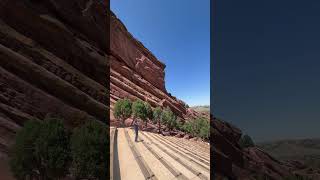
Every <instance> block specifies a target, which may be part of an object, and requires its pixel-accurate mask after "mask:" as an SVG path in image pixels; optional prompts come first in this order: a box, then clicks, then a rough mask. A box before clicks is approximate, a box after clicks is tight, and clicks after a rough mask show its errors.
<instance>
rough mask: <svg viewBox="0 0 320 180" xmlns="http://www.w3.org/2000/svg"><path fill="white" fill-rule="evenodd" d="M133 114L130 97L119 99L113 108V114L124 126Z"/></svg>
mask: <svg viewBox="0 0 320 180" xmlns="http://www.w3.org/2000/svg"><path fill="white" fill-rule="evenodd" d="M131 114H132V103H131V101H130V100H129V99H119V100H118V101H117V102H116V103H115V105H114V110H113V115H114V117H115V118H116V119H118V120H120V121H121V122H122V125H123V126H124V122H125V120H126V119H128V118H129V117H130V116H131Z"/></svg>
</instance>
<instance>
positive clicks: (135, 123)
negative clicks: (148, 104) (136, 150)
mask: <svg viewBox="0 0 320 180" xmlns="http://www.w3.org/2000/svg"><path fill="white" fill-rule="evenodd" d="M133 127H134V131H135V134H136V137H135V139H134V141H135V142H138V131H139V123H138V120H137V119H135V120H134V123H133Z"/></svg>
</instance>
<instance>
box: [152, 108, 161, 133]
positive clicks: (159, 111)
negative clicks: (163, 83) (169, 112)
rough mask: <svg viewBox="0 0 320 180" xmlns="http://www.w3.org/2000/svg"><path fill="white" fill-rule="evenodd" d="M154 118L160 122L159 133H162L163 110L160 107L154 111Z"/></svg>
mask: <svg viewBox="0 0 320 180" xmlns="http://www.w3.org/2000/svg"><path fill="white" fill-rule="evenodd" d="M153 118H154V119H155V120H156V121H157V122H158V132H159V133H160V131H161V121H162V109H161V108H160V107H156V108H155V109H154V110H153Z"/></svg>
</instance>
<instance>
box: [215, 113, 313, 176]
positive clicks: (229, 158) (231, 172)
mask: <svg viewBox="0 0 320 180" xmlns="http://www.w3.org/2000/svg"><path fill="white" fill-rule="evenodd" d="M241 135H242V132H241V130H239V129H238V128H236V127H234V126H233V125H231V124H230V123H227V122H224V121H221V120H219V119H216V118H212V133H211V137H212V144H211V153H212V155H213V157H212V163H213V167H214V172H215V177H216V179H217V180H220V179H224V178H225V177H228V178H231V179H239V180H251V179H252V180H255V179H259V178H260V179H265V178H267V179H274V180H282V179H284V178H286V177H289V176H292V175H294V174H298V175H300V176H303V177H309V178H311V179H318V177H319V176H318V175H317V172H312V173H310V172H306V171H307V169H308V168H306V167H305V166H304V165H303V164H301V163H299V162H290V163H288V162H281V161H278V160H277V159H275V158H273V157H272V156H270V155H269V154H268V153H266V152H264V151H263V150H262V149H260V148H258V147H250V148H241V147H240V146H239V143H238V141H239V139H240V137H241ZM308 173H309V174H308ZM310 174H311V175H310ZM314 177H316V178H314Z"/></svg>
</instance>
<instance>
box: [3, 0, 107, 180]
mask: <svg viewBox="0 0 320 180" xmlns="http://www.w3.org/2000/svg"><path fill="white" fill-rule="evenodd" d="M105 10H106V4H104V2H103V1H100V0H89V1H86V0H67V1H66V0H41V1H19V0H0V150H1V151H2V152H5V153H6V152H7V148H8V146H10V144H11V143H12V142H13V138H14V136H15V132H16V131H17V130H18V129H20V128H21V126H22V125H23V123H24V122H25V121H26V120H28V119H31V118H34V117H36V118H39V119H42V118H44V117H45V116H46V115H47V114H48V113H50V114H54V115H58V116H60V117H62V118H64V120H65V123H66V125H68V126H74V125H76V124H78V123H81V121H84V120H86V119H88V118H95V119H98V120H100V121H104V122H107V119H108V114H107V109H108V107H107V105H106V104H108V103H107V102H108V101H109V94H108V89H107V78H106V74H107V73H106V72H107V70H108V62H107V60H106V51H107V36H106V35H107V33H106V22H107V18H106V17H107V16H106V15H107V14H106V11H105ZM0 179H1V177H0Z"/></svg>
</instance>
